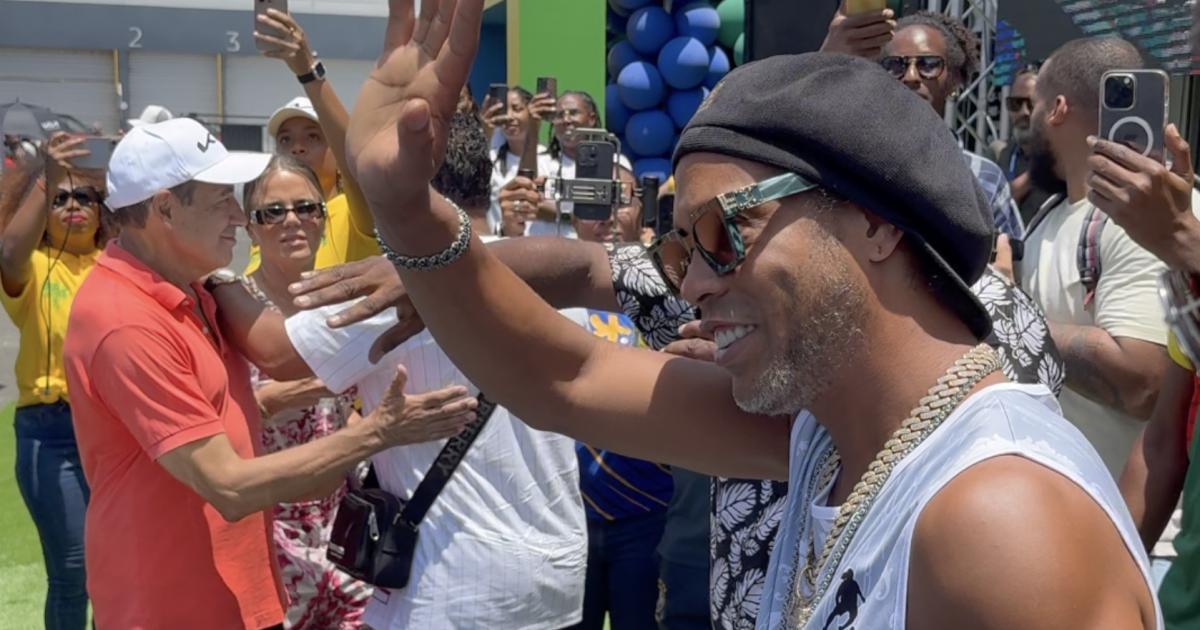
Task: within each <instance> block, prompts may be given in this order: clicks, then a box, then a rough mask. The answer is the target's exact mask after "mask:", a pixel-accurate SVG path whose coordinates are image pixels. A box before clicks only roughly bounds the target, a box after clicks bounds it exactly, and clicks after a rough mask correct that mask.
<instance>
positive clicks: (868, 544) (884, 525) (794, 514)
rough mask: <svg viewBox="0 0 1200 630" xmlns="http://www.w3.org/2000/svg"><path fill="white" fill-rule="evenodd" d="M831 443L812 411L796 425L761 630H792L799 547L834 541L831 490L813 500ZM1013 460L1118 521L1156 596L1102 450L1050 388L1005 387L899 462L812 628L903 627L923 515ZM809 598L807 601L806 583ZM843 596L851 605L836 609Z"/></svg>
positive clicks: (982, 395)
mask: <svg viewBox="0 0 1200 630" xmlns="http://www.w3.org/2000/svg"><path fill="white" fill-rule="evenodd" d="M831 445H832V442H831V440H830V438H829V433H828V432H827V431H825V429H824V427H822V426H821V425H820V424H819V423H817V421H816V418H814V417H813V416H812V414H810V413H808V412H804V413H802V414H800V416H799V417H797V418H796V422H795V423H794V425H793V427H792V440H791V453H792V457H791V466H790V468H791V474H790V479H789V485H788V487H789V488H790V490H789V491H788V496H787V499H786V501H787V503H786V506H785V507H784V516H783V518H782V519H781V521H780V529H779V535H778V537H777V538H776V539H775V548H774V550H773V551H772V554H771V563H770V567H769V568H768V571H767V581H766V584H765V586H764V587H763V591H762V599H761V600H760V603H759V606H760V608H759V610H758V622H757V626H756V627H757V628H758V630H778V629H782V628H785V627H788V626H787V615H786V613H785V611H786V609H787V603H788V601H789V599H790V597H791V594H792V590H793V588H794V583H795V580H796V579H797V577H798V575H799V573H798V571H797V564H798V562H797V558H798V555H799V554H798V548H799V546H800V545H802V544H803V545H805V546H806V547H808V546H811V547H814V548H815V549H818V550H819V549H822V548H823V547H824V543H825V538H826V537H828V535H829V531H830V529H831V526H832V524H833V518H834V517H835V515H836V509H835V508H833V507H830V506H827V505H825V499H826V497H827V495H828V493H829V489H830V487H831V486H832V484H829V486H826V487H825V488H820V489H814V491H813V492H812V494H811V495H810V496H806V495H808V494H809V493H808V491H807V488H809V487H810V486H813V485H815V479H817V476H818V475H819V474H820V471H818V470H816V468H817V463H818V462H819V460H820V459H821V455H822V453H824V451H825V450H826V449H828V448H831ZM1006 455H1019V456H1021V457H1023V458H1025V459H1028V460H1030V461H1032V462H1034V463H1036V464H1038V465H1040V466H1044V467H1045V468H1048V469H1050V470H1053V471H1055V472H1057V473H1058V474H1060V475H1062V476H1063V477H1065V478H1067V479H1069V480H1070V481H1071V482H1073V483H1074V484H1075V485H1076V486H1077V487H1078V488H1079V489H1080V490H1082V491H1083V492H1085V493H1087V495H1088V496H1089V497H1090V498H1091V499H1092V500H1093V501H1095V502H1096V504H1097V505H1098V506H1099V507H1100V508H1101V509H1102V510H1103V511H1104V513H1105V515H1107V516H1108V518H1109V519H1110V520H1111V521H1112V523H1113V526H1114V527H1115V528H1116V529H1117V531H1118V533H1119V534H1120V536H1121V541H1122V542H1123V543H1124V544H1125V547H1126V549H1127V550H1128V551H1129V555H1130V556H1132V557H1133V558H1134V560H1135V561H1136V562H1137V564H1138V567H1139V569H1140V570H1141V573H1142V579H1143V580H1145V583H1146V587H1147V588H1148V589H1150V590H1151V591H1153V588H1152V587H1151V586H1150V584H1151V578H1150V569H1149V560H1148V559H1147V558H1146V552H1145V550H1144V549H1143V548H1142V543H1141V539H1140V538H1139V536H1138V532H1137V529H1136V528H1135V527H1134V525H1133V519H1132V518H1130V516H1129V510H1128V509H1127V508H1126V507H1125V502H1124V501H1123V500H1122V499H1121V493H1120V491H1119V490H1118V489H1117V485H1116V483H1115V482H1114V481H1113V479H1112V477H1111V476H1110V475H1109V474H1108V471H1107V470H1106V468H1105V466H1104V463H1103V462H1102V461H1101V460H1100V458H1099V456H1098V455H1097V454H1096V451H1095V449H1093V448H1092V447H1091V446H1090V445H1088V443H1087V440H1086V439H1084V436H1083V435H1082V434H1081V433H1080V432H1079V431H1078V430H1077V429H1076V428H1075V427H1073V426H1071V424H1070V423H1068V422H1066V421H1064V420H1063V418H1062V416H1061V415H1060V414H1059V410H1058V404H1057V403H1056V402H1055V400H1054V396H1053V395H1052V394H1051V393H1050V391H1049V390H1048V389H1046V388H1045V387H1044V386H1042V385H1017V384H1012V383H1005V384H1000V385H993V386H991V387H987V388H984V389H983V390H981V391H979V392H977V393H975V394H973V395H971V396H970V397H968V398H967V399H966V400H965V401H963V402H962V404H961V405H959V407H958V408H957V409H955V410H954V412H953V413H951V414H950V416H949V417H948V418H947V419H946V421H945V422H944V423H943V424H942V426H940V427H938V429H937V430H936V431H934V432H933V434H932V435H930V436H929V437H928V438H926V440H925V441H924V442H923V443H921V444H920V445H919V446H917V448H916V449H914V450H913V451H912V453H910V454H909V455H908V456H907V457H905V458H904V459H903V460H901V462H900V463H899V464H897V466H896V468H895V469H894V470H893V471H892V474H891V476H890V477H889V478H888V479H887V481H886V482H885V483H884V485H883V488H882V489H881V490H880V492H879V494H878V496H877V498H876V499H875V502H874V504H873V507H872V508H871V509H870V510H869V511H868V512H867V515H866V517H865V518H864V519H863V520H862V524H861V525H860V526H859V529H858V531H857V532H856V534H855V536H854V537H853V538H852V539H849V542H848V544H847V543H845V542H841V543H839V544H838V546H837V547H835V550H841V551H842V556H841V558H842V559H841V561H840V562H839V563H838V564H837V566H836V567H833V566H827V567H825V568H824V571H822V576H821V577H822V578H824V577H825V574H827V573H832V577H831V581H830V582H829V584H830V586H829V588H828V589H827V590H826V591H825V596H824V597H823V598H822V599H821V601H820V602H818V603H817V605H816V609H815V612H814V613H813V615H812V617H811V618H810V620H809V623H808V625H807V626H806V628H807V629H808V630H822V629H824V628H841V627H846V626H852V627H854V628H864V629H865V628H870V629H872V630H885V629H888V628H904V627H905V619H906V618H907V611H908V575H909V560H910V555H911V554H910V552H911V550H912V542H913V532H914V531H915V529H916V524H917V520H918V519H919V518H920V516H921V513H922V511H923V510H924V509H925V506H926V505H927V504H928V503H929V501H930V500H931V499H932V498H933V497H934V496H936V495H937V493H938V492H939V491H940V490H941V489H942V488H944V487H945V486H946V484H948V483H949V482H950V481H952V480H953V479H954V478H955V477H957V476H958V475H959V474H961V473H962V472H963V471H965V470H966V469H968V468H970V467H971V466H974V465H975V464H978V463H980V462H983V461H986V460H988V459H991V458H994V457H1000V456H1006ZM814 527H815V528H816V532H815V533H816V544H815V545H811V543H810V542H809V541H810V533H809V532H810V531H812V530H811V528H814ZM849 571H853V574H852V575H851V574H849ZM820 581H821V579H820V578H819V579H818V583H820ZM839 591H840V594H841V597H840V598H839ZM804 592H805V594H806V595H808V594H809V593H808V587H807V585H804ZM839 599H842V600H844V602H843V603H844V604H846V603H853V604H854V605H853V606H849V607H846V606H843V607H841V609H840V610H839V607H838V600H839ZM850 600H853V602H851V601H850ZM859 604H860V605H859ZM1027 604H1028V602H1009V603H1008V605H1012V606H1021V605H1027ZM850 609H853V611H851V610H850ZM1155 611H1156V617H1157V627H1159V628H1161V627H1162V626H1163V622H1162V614H1161V612H1160V611H1158V602H1157V600H1155ZM851 622H853V623H851Z"/></svg>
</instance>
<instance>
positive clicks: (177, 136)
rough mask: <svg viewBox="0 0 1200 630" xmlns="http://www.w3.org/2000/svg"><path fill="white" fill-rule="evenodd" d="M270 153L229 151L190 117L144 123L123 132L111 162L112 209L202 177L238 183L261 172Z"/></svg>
mask: <svg viewBox="0 0 1200 630" xmlns="http://www.w3.org/2000/svg"><path fill="white" fill-rule="evenodd" d="M270 161H271V155H270V154H267V153H249V152H230V151H228V150H226V149H225V145H223V144H221V142H220V141H219V140H217V139H216V138H215V137H213V135H212V133H210V132H209V131H208V129H205V128H204V126H203V125H201V124H200V123H198V122H196V121H195V120H192V119H190V118H176V119H173V120H168V121H166V122H161V123H155V124H151V125H143V126H141V127H137V128H135V129H133V130H132V131H130V132H129V133H128V134H126V135H125V137H124V138H122V139H121V142H120V143H118V144H117V147H116V148H115V149H114V150H113V155H112V159H110V160H109V163H108V182H107V188H108V198H107V199H106V202H107V205H108V207H109V208H110V209H111V210H113V211H118V210H120V209H121V208H125V207H128V206H132V205H134V204H136V203H139V202H142V201H145V200H147V199H149V198H151V197H153V196H154V195H155V194H157V193H158V192H159V191H160V190H167V189H170V188H174V187H175V186H178V185H180V184H183V183H186V182H190V181H198V182H205V183H209V184H221V185H236V184H244V183H246V182H249V181H253V180H254V179H256V178H258V176H259V175H262V173H263V171H265V170H266V168H267V164H268V163H269V162H270Z"/></svg>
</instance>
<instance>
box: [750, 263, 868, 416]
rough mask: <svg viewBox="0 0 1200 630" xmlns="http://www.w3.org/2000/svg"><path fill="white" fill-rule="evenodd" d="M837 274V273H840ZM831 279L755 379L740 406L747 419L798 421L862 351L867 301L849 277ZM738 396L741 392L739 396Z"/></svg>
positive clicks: (860, 289)
mask: <svg viewBox="0 0 1200 630" xmlns="http://www.w3.org/2000/svg"><path fill="white" fill-rule="evenodd" d="M834 269H836V268H834ZM821 275H823V276H824V277H825V282H823V283H822V284H823V285H824V286H822V287H820V288H819V295H818V297H817V299H816V300H815V303H813V304H811V305H810V306H811V308H809V309H806V312H804V313H799V312H797V313H796V314H795V317H794V318H793V320H792V328H791V330H792V332H793V334H792V335H791V336H790V337H789V338H788V340H787V342H786V345H785V346H784V347H783V348H781V349H780V350H778V351H777V352H775V353H774V356H773V357H772V358H771V362H770V363H769V364H768V365H767V367H766V369H765V370H763V372H762V373H761V374H759V375H758V376H757V377H755V379H754V382H753V385H752V387H751V388H750V392H749V395H748V396H744V397H738V396H737V395H736V394H735V396H734V400H735V402H736V403H737V405H738V407H739V408H740V409H741V410H742V411H745V412H747V413H753V414H759V415H765V416H784V415H788V416H792V415H795V414H797V413H799V412H801V411H803V410H804V409H808V408H810V407H811V406H812V404H813V402H814V401H816V400H817V398H819V397H820V396H821V395H823V394H824V393H825V392H826V391H828V390H829V387H830V385H832V384H833V379H834V377H835V376H836V375H837V374H838V373H839V372H840V370H841V369H842V368H843V367H845V366H846V364H847V363H849V362H850V359H851V358H852V357H854V356H857V355H858V353H859V352H861V351H862V347H863V346H864V345H865V344H864V341H865V340H864V335H863V321H864V319H865V316H866V310H865V309H866V307H865V304H866V295H865V289H864V288H863V287H860V286H857V285H854V284H853V281H852V280H850V278H849V277H847V276H848V274H846V273H842V274H837V273H836V272H834V274H831V275H825V274H821ZM735 392H736V390H735Z"/></svg>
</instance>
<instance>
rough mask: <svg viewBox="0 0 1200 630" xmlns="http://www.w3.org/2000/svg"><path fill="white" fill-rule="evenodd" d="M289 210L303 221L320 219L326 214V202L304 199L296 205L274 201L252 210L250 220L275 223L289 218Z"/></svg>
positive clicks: (269, 223) (263, 223) (266, 223)
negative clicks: (286, 204)
mask: <svg viewBox="0 0 1200 630" xmlns="http://www.w3.org/2000/svg"><path fill="white" fill-rule="evenodd" d="M289 212H294V213H296V218H297V219H300V220H301V221H307V220H313V219H319V218H322V217H324V216H325V203H324V202H321V201H302V202H300V203H298V204H296V205H294V206H285V205H283V204H281V203H273V204H271V205H269V206H263V207H261V208H259V209H257V210H251V211H250V222H251V223H255V224H258V225H275V224H278V223H283V222H284V221H285V220H287V215H288V213H289Z"/></svg>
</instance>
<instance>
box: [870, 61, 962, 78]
mask: <svg viewBox="0 0 1200 630" xmlns="http://www.w3.org/2000/svg"><path fill="white" fill-rule="evenodd" d="M913 64H916V66H917V75H918V76H920V77H921V78H922V79H926V80H932V79H936V78H938V77H940V76H942V73H943V72H945V71H946V60H945V59H943V58H941V57H939V56H937V55H914V56H912V57H903V56H899V55H891V56H888V57H884V58H883V59H880V60H879V65H881V66H883V69H884V70H887V71H888V74H891V75H892V76H893V77H896V78H897V79H903V78H904V75H906V74H908V69H909V68H911V67H912V66H913Z"/></svg>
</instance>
